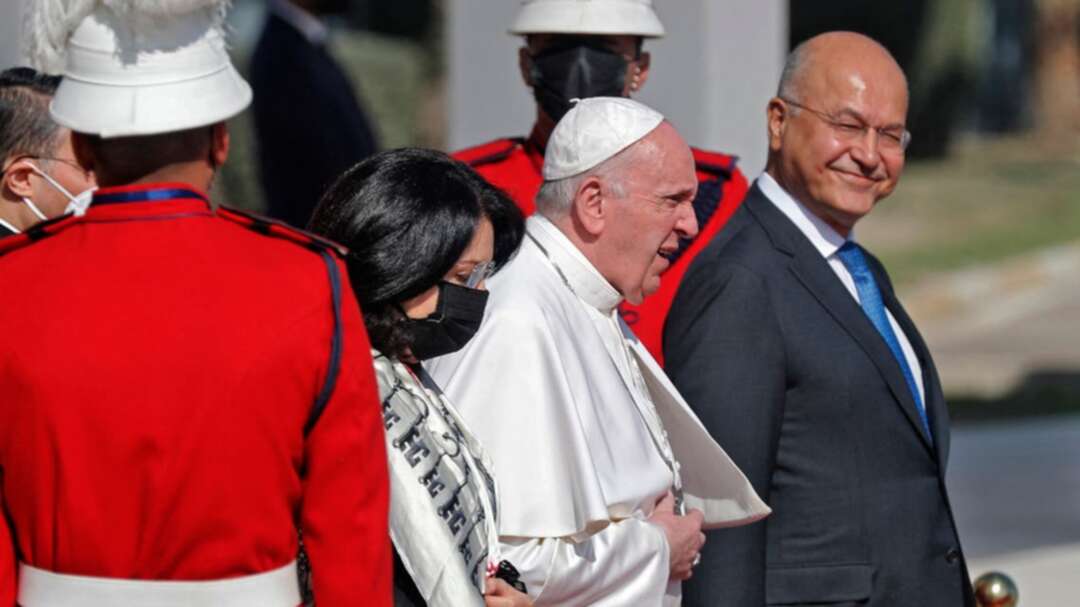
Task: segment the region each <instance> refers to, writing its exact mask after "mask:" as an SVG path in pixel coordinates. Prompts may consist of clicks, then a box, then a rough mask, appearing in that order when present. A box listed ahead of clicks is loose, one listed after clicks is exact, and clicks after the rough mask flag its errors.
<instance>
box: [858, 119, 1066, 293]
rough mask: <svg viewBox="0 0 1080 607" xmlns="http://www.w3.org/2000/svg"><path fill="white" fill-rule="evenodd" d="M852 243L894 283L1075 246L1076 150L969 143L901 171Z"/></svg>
mask: <svg viewBox="0 0 1080 607" xmlns="http://www.w3.org/2000/svg"><path fill="white" fill-rule="evenodd" d="M857 231H858V234H859V238H860V240H862V241H863V242H864V243H866V244H867V246H868V247H869V248H870V249H871V250H873V251H874V252H875V253H876V254H877V255H879V256H880V257H881V258H882V260H883V261H884V262H885V264H886V266H887V267H888V268H889V272H890V273H891V274H892V276H893V279H894V281H895V282H897V283H901V284H903V283H909V282H912V281H916V280H918V279H919V278H920V277H922V276H924V275H927V274H931V273H937V272H942V271H948V270H954V269H958V268H963V267H965V266H971V265H977V264H984V263H992V262H995V261H1000V260H1003V259H1006V258H1009V257H1013V256H1016V255H1019V254H1023V253H1027V252H1030V251H1034V250H1038V249H1042V248H1046V247H1049V246H1052V245H1055V244H1060V243H1063V242H1069V241H1073V240H1078V239H1080V145H1077V143H1076V142H1075V141H1073V142H1070V143H1064V144H1057V145H1053V144H1048V143H1046V142H1045V141H1042V140H1039V139H1036V138H1034V137H1024V138H1013V139H1008V140H999V141H978V140H969V141H966V142H964V143H962V144H960V145H959V146H957V149H956V150H955V152H954V154H953V155H952V156H951V157H949V158H947V159H945V160H943V161H939V162H933V163H915V164H912V165H909V166H908V167H907V170H906V171H905V174H904V176H903V178H902V179H901V181H900V186H899V187H898V189H897V191H896V192H895V193H894V194H893V196H892V197H891V198H889V199H886V200H885V201H883V202H881V203H880V204H879V206H878V208H876V209H875V210H874V212H873V214H872V215H871V216H870V217H868V218H866V219H865V220H864V221H863V222H862V223H860V224H859V227H858V229H857Z"/></svg>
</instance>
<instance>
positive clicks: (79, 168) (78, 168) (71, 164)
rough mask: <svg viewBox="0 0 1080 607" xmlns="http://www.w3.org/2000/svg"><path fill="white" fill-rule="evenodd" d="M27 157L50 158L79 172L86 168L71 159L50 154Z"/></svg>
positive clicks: (83, 171) (84, 170)
mask: <svg viewBox="0 0 1080 607" xmlns="http://www.w3.org/2000/svg"><path fill="white" fill-rule="evenodd" d="M29 158H34V159H37V160H51V161H53V162H59V163H60V164H66V165H68V166H69V167H71V168H73V169H75V170H76V171H79V172H80V173H85V172H86V169H84V168H82V166H81V165H80V164H79V163H78V162H76V161H75V160H73V159H71V160H69V159H67V158H53V157H50V156H29Z"/></svg>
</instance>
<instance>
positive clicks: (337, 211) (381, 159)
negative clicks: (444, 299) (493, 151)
mask: <svg viewBox="0 0 1080 607" xmlns="http://www.w3.org/2000/svg"><path fill="white" fill-rule="evenodd" d="M484 218H487V219H488V220H489V221H490V222H491V226H492V228H493V229H494V234H495V243H494V249H495V254H494V259H493V261H494V262H495V263H496V265H497V267H502V265H503V264H505V263H506V262H507V261H508V260H509V259H510V257H512V256H513V254H514V252H515V251H516V250H517V248H518V246H519V245H520V244H521V240H522V238H524V235H525V222H524V219H523V218H522V215H521V211H519V210H518V208H517V206H515V205H514V202H513V201H512V200H510V198H509V197H507V196H506V194H504V193H503V192H502V191H501V190H499V189H497V188H495V187H494V186H492V185H490V184H488V183H487V182H486V181H484V180H483V178H481V177H480V176H479V175H477V174H476V173H475V172H473V170H472V169H470V168H469V167H468V166H466V165H464V164H462V163H460V162H458V161H456V160H454V159H452V158H450V157H449V156H447V155H446V154H443V153H441V152H436V151H433V150H424V149H417V148H403V149H399V150H391V151H388V152H382V153H379V154H376V155H374V156H372V157H370V158H368V159H367V160H365V161H363V162H361V163H360V164H357V165H356V166H354V167H352V168H351V169H349V170H348V171H346V172H345V173H344V174H343V175H342V176H341V177H339V178H338V180H337V181H336V182H335V183H334V184H333V185H331V186H330V189H329V190H327V191H326V193H325V194H323V197H322V200H320V201H319V205H318V207H317V208H316V209H315V213H314V215H313V216H312V218H311V222H310V223H309V226H308V227H309V229H310V230H311V231H313V232H315V233H317V234H320V235H322V236H325V237H327V238H330V239H332V240H335V241H337V242H340V243H341V244H343V245H345V246H346V247H348V248H349V255H348V257H347V260H346V266H347V267H348V271H349V278H350V279H351V281H352V285H353V290H354V291H355V293H356V297H357V299H358V300H359V302H360V307H361V308H362V309H363V312H364V324H365V325H366V326H367V329H368V335H369V337H370V339H371V344H372V346H374V347H375V348H376V349H377V350H379V351H380V352H383V353H384V354H387V355H390V356H400V355H402V354H403V353H404V351H405V349H406V348H408V347H409V345H410V344H409V342H408V335H407V334H406V332H405V331H404V330H403V328H402V324H401V323H402V321H403V320H404V318H405V317H404V315H403V314H402V312H401V310H400V304H401V303H402V302H404V301H406V300H408V299H410V298H412V297H415V296H417V295H419V294H421V293H423V292H424V291H427V290H428V289H430V288H431V287H433V286H435V285H437V284H438V283H439V281H441V280H442V279H443V276H445V275H446V273H447V272H449V271H450V269H451V268H452V267H454V264H455V263H457V260H458V258H460V257H461V254H462V253H463V252H464V251H465V249H466V247H468V246H469V243H470V242H471V241H472V239H473V235H474V234H475V233H476V229H477V226H478V225H479V224H480V221H481V219H484Z"/></svg>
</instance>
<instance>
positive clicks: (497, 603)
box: [484, 577, 533, 607]
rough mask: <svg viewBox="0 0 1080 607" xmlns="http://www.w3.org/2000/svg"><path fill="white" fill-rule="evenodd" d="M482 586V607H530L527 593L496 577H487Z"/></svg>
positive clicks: (530, 602)
mask: <svg viewBox="0 0 1080 607" xmlns="http://www.w3.org/2000/svg"><path fill="white" fill-rule="evenodd" d="M484 586H485V587H484V607H532V604H533V602H532V599H531V598H529V595H527V594H523V593H521V592H518V591H517V590H515V589H514V587H513V586H511V585H510V584H507V583H506V582H504V581H502V580H500V579H498V578H493V577H489V578H488V579H487V581H486V582H485V583H484Z"/></svg>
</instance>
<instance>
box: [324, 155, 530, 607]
mask: <svg viewBox="0 0 1080 607" xmlns="http://www.w3.org/2000/svg"><path fill="white" fill-rule="evenodd" d="M310 227H311V229H312V231H314V232H316V233H318V234H321V235H323V236H326V237H327V238H330V239H332V240H335V241H337V242H340V243H341V244H343V245H345V246H347V247H348V248H349V249H350V252H349V255H348V258H347V260H346V265H347V267H348V270H349V277H350V279H351V281H352V284H353V289H354V291H355V292H356V296H357V299H358V300H359V301H360V307H361V309H362V310H363V312H364V322H365V325H366V326H367V330H368V334H369V337H370V339H371V344H372V347H373V348H374V351H373V352H372V355H373V358H374V359H375V375H376V377H377V379H378V383H379V393H380V397H381V399H382V403H383V418H384V421H385V425H386V441H387V449H388V451H389V461H390V477H391V491H390V494H391V506H390V535H391V538H392V539H393V542H394V547H395V550H396V553H397V557H398V558H397V559H395V574H394V575H395V580H394V590H395V593H394V594H395V597H394V599H395V604H396V605H425V604H426V605H433V606H440V605H446V606H454V607H457V606H469V605H477V606H479V605H486V606H488V607H493V606H509V607H512V606H519V605H531V601H530V600H529V597H528V595H526V594H525V593H524V592H525V588H524V586H523V585H521V583H520V582H518V581H517V579H516V571H514V569H513V566H512V565H511V564H509V563H507V562H506V561H502V560H501V559H500V558H499V543H498V530H497V527H496V521H495V517H496V514H497V506H498V504H497V498H496V492H495V482H494V479H493V478H492V477H491V474H490V472H489V471H490V470H491V469H492V466H491V464H490V461H489V460H488V459H487V456H486V455H485V454H484V452H483V450H482V449H481V447H480V445H479V443H478V442H477V441H476V439H475V438H474V437H473V435H472V434H471V433H470V432H469V430H468V428H467V427H466V426H465V424H464V423H463V422H462V420H461V418H460V416H458V414H457V412H456V410H455V409H454V406H453V405H452V404H451V403H450V402H448V401H447V399H446V398H445V397H444V396H443V394H442V392H441V391H440V390H439V388H438V386H436V385H435V384H434V383H433V382H432V380H431V378H430V377H429V376H428V375H427V374H426V373H425V372H424V370H423V368H422V367H421V366H420V361H422V360H425V359H428V358H433V357H436V356H441V355H443V354H448V353H450V352H453V351H455V350H457V349H459V348H461V347H462V346H464V345H465V343H466V342H467V341H468V340H469V338H471V337H472V336H473V334H475V333H476V330H477V329H478V328H479V326H480V322H481V319H482V318H483V315H484V305H485V303H486V301H487V291H485V290H484V281H485V279H487V277H488V276H490V275H491V274H492V273H493V272H494V271H495V269H496V268H498V267H501V266H502V265H503V264H504V263H505V262H506V261H507V260H509V258H510V257H511V256H512V255H513V254H514V252H515V251H516V250H517V247H518V245H519V244H521V240H522V238H523V236H524V229H525V228H524V221H523V219H522V216H521V213H520V212H519V211H518V210H517V207H516V206H515V205H514V203H513V202H512V201H511V200H510V199H508V198H507V197H506V196H505V195H504V194H502V193H501V192H500V191H499V190H497V189H495V188H494V187H492V186H490V185H488V184H487V183H486V182H485V181H483V180H482V179H481V178H480V177H478V176H477V175H476V174H475V173H473V172H472V170H471V169H469V168H468V167H466V166H465V165H463V164H461V163H459V162H457V161H454V160H452V159H450V158H449V157H448V156H446V155H444V154H441V153H439V152H434V151H430V150H420V149H401V150H393V151H389V152H384V153H381V154H377V155H375V156H373V157H371V158H369V159H368V160H365V161H364V162H362V163H360V164H358V165H356V166H355V167H353V168H352V169H350V170H349V171H347V172H346V173H345V174H344V175H342V177H341V178H339V179H338V181H337V182H336V183H335V184H334V185H333V186H331V188H330V189H329V190H328V191H327V192H326V194H324V195H323V198H322V201H321V202H320V203H319V206H318V208H317V209H316V210H315V214H314V216H313V217H312V220H311V225H310ZM508 581H509V582H510V583H512V584H514V586H511V585H510V584H508V583H507V582H508Z"/></svg>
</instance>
